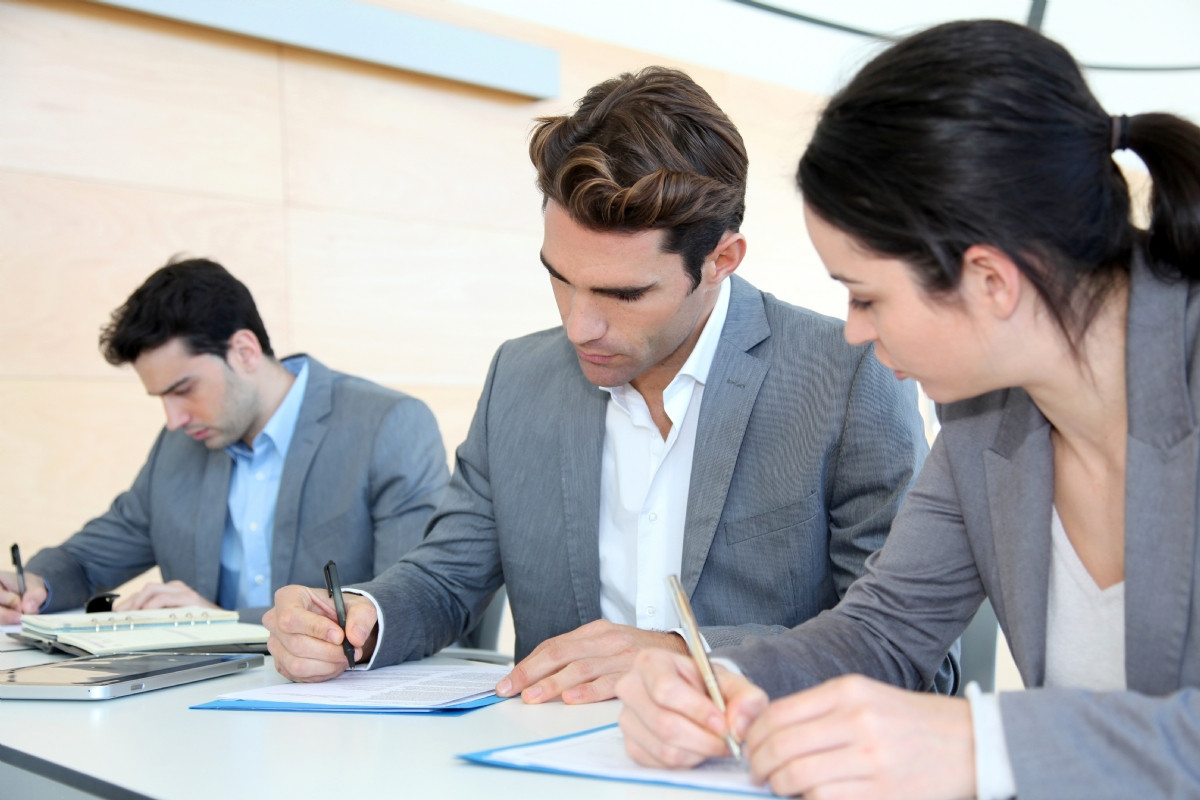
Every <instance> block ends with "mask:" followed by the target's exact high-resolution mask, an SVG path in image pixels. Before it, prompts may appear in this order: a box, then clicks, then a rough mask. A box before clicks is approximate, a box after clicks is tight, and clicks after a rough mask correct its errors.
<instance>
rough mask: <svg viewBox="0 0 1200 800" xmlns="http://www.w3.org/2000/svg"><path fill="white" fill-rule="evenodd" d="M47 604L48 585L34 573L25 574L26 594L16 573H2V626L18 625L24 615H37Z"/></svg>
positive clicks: (0, 574)
mask: <svg viewBox="0 0 1200 800" xmlns="http://www.w3.org/2000/svg"><path fill="white" fill-rule="evenodd" d="M45 602H46V584H45V583H44V582H43V581H42V579H41V578H40V577H39V576H37V575H34V574H33V573H32V572H26V573H25V594H24V595H22V594H21V587H20V584H19V582H18V581H17V574H16V573H15V572H0V625H16V624H17V623H19V622H20V621H21V615H22V614H36V613H38V612H39V611H40V610H41V608H42V606H43V605H44V604H45Z"/></svg>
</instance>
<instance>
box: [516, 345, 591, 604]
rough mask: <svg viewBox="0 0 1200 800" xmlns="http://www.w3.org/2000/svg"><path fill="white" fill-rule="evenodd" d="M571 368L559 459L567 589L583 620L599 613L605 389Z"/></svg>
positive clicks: (566, 391) (575, 368) (565, 396)
mask: <svg viewBox="0 0 1200 800" xmlns="http://www.w3.org/2000/svg"><path fill="white" fill-rule="evenodd" d="M572 357H574V356H572ZM572 368H573V370H574V371H573V372H572V373H570V374H571V380H569V381H568V382H567V385H566V386H565V387H564V396H563V398H562V408H563V413H562V415H561V418H560V421H559V425H561V426H562V427H561V431H562V439H561V441H562V443H563V448H562V452H561V453H559V463H560V465H561V475H562V484H561V488H562V504H563V523H564V527H565V531H564V533H565V535H566V537H567V557H568V560H569V569H570V573H571V589H572V591H573V592H574V593H575V606H576V608H577V610H578V612H579V621H580V624H584V623H587V622H591V621H592V620H596V619H599V618H600V465H601V459H602V458H603V455H604V416H605V413H606V411H607V408H608V393H607V392H605V391H604V390H603V389H600V388H598V387H596V386H593V385H592V384H590V383H588V381H587V380H586V379H585V378H584V377H583V373H582V372H580V371H579V368H578V366H574V365H573V367H572ZM531 501H532V502H537V501H536V500H531ZM547 580H550V578H549V576H547Z"/></svg>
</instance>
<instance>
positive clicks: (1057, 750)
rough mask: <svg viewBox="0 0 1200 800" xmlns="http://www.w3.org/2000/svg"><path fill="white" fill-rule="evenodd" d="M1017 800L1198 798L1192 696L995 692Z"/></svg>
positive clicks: (1197, 720) (1199, 715)
mask: <svg viewBox="0 0 1200 800" xmlns="http://www.w3.org/2000/svg"><path fill="white" fill-rule="evenodd" d="M999 697H1000V716H1001V719H1002V721H1003V723H1004V738H1005V741H1006V742H1007V744H1008V755H1009V759H1010V761H1011V762H1012V767H1013V775H1014V777H1015V778H1016V783H1017V794H1018V796H1019V797H1020V798H1021V800H1040V798H1059V797H1094V798H1110V797H1111V798H1126V797H1162V798H1194V797H1198V796H1200V766H1198V762H1197V757H1196V754H1197V753H1200V690H1197V689H1195V688H1186V689H1181V690H1179V691H1176V692H1173V693H1171V694H1168V695H1165V696H1162V697H1152V696H1149V695H1145V694H1140V693H1137V692H1128V691H1126V692H1088V691H1084V690H1082V689H1066V688H1054V689H1046V688H1041V689H1029V690H1026V691H1022V692H1001V693H1000V695H999Z"/></svg>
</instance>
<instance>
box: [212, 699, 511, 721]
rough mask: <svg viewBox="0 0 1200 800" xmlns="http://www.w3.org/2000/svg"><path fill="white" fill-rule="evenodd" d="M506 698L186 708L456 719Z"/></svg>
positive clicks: (223, 703)
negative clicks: (400, 703) (408, 703)
mask: <svg viewBox="0 0 1200 800" xmlns="http://www.w3.org/2000/svg"><path fill="white" fill-rule="evenodd" d="M507 699H509V698H506V697H497V696H496V695H494V694H493V695H488V696H487V697H477V698H475V699H474V700H464V701H463V702H461V703H454V704H453V705H448V706H436V707H433V708H430V707H428V706H422V707H412V706H393V707H390V708H389V707H387V706H349V705H346V706H331V705H324V704H319V703H279V702H272V701H267V700H210V701H209V702H207V703H200V704H199V705H194V706H190V708H199V709H205V710H216V711H309V712H312V711H318V712H322V713H326V714H436V715H438V716H459V715H462V714H465V713H467V712H468V711H474V710H475V709H477V708H483V707H485V706H490V705H495V704H496V703H501V702H503V701H505V700H507Z"/></svg>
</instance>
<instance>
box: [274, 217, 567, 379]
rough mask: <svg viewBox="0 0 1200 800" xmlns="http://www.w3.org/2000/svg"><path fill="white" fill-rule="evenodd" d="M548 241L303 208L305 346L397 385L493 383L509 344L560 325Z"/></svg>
mask: <svg viewBox="0 0 1200 800" xmlns="http://www.w3.org/2000/svg"><path fill="white" fill-rule="evenodd" d="M540 247H541V236H540V235H535V234H533V233H510V232H507V231H497V230H487V229H482V228H480V227H477V226H466V225H463V226H459V225H444V224H431V223H423V222H408V221H404V220H398V219H392V218H387V217H373V216H364V215H351V214H334V213H331V212H315V211H309V210H300V209H297V210H293V211H292V212H291V218H290V238H289V250H290V253H291V309H292V330H293V335H294V339H295V341H296V342H297V344H298V346H299V347H300V348H301V349H305V350H310V351H311V352H312V353H313V354H314V355H317V356H318V357H320V358H323V359H327V360H328V361H329V363H331V364H336V365H338V367H339V368H342V369H346V370H348V371H351V372H359V373H362V374H364V375H370V376H372V377H374V378H376V379H378V380H380V381H382V382H385V383H389V384H395V383H399V384H408V383H424V384H443V385H444V384H449V385H474V386H480V385H482V383H483V379H484V376H485V374H486V372H487V365H488V363H489V361H490V360H491V356H492V353H493V351H494V350H495V349H496V347H497V346H498V345H499V344H500V343H501V342H502V341H504V340H505V339H509V338H512V337H514V336H520V335H522V334H525V333H529V332H531V331H535V330H540V329H542V328H547V327H551V326H553V325H556V324H558V323H559V319H558V315H557V312H556V311H555V306H554V301H553V296H552V295H551V292H550V285H549V278H548V277H547V275H546V271H545V269H544V268H543V267H542V265H541V264H540V262H539V261H538V256H537V254H538V250H539V248H540Z"/></svg>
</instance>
